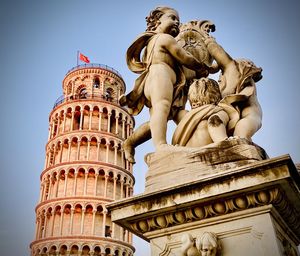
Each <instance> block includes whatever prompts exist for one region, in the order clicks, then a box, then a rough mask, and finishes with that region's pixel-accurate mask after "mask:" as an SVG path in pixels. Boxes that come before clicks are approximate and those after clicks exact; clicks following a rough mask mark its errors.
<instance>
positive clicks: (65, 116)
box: [62, 111, 67, 133]
mask: <svg viewBox="0 0 300 256" xmlns="http://www.w3.org/2000/svg"><path fill="white" fill-rule="evenodd" d="M66 119H67V112H66V111H64V121H63V127H62V132H63V133H64V132H65V129H66Z"/></svg>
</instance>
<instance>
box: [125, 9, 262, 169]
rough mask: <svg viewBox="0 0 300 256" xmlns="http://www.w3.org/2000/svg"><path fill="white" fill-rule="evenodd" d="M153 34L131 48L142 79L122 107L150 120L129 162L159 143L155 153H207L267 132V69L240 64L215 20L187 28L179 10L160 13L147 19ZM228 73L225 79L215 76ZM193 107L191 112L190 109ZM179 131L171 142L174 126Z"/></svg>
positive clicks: (134, 139)
mask: <svg viewBox="0 0 300 256" xmlns="http://www.w3.org/2000/svg"><path fill="white" fill-rule="evenodd" d="M146 21H147V30H146V32H144V33H142V34H140V35H139V36H138V37H137V39H136V40H135V41H134V42H133V43H132V45H131V46H130V47H129V48H128V50H127V64H128V67H129V69H130V70H131V71H133V72H135V73H137V74H139V76H138V78H137V79H136V81H135V84H134V87H133V89H132V91H131V92H129V93H128V94H127V95H122V96H121V97H120V104H121V105H123V106H127V108H128V110H129V112H130V113H131V114H133V115H138V114H139V113H140V111H141V110H142V109H143V107H144V106H146V107H148V108H149V111H150V120H149V121H148V122H145V123H144V124H142V125H141V126H140V127H138V128H137V129H136V130H135V131H134V133H133V134H132V135H131V136H130V137H129V138H128V139H127V140H126V141H125V142H124V144H123V148H124V151H125V157H126V158H127V160H128V161H129V162H132V163H134V162H135V159H134V152H135V151H134V149H135V147H137V146H138V145H140V144H141V143H143V142H145V141H147V140H149V139H150V138H152V140H153V143H154V146H155V150H156V151H160V150H164V149H166V148H168V149H170V150H172V147H174V146H177V147H178V146H182V147H203V146H207V145H210V144H212V143H218V142H221V141H224V140H232V139H235V138H244V139H247V140H249V141H251V137H252V136H253V135H254V133H255V132H256V131H257V130H258V129H259V128H260V127H261V120H262V111H261V107H260V104H259V102H258V100H257V94H256V84H255V83H256V82H258V81H259V80H260V79H261V78H262V75H261V73H262V69H261V68H260V67H257V66H256V65H255V64H254V63H253V62H252V61H250V60H247V59H233V58H232V57H231V56H230V55H229V54H228V53H227V52H226V51H225V50H224V49H223V48H222V46H220V45H219V44H218V43H217V41H216V40H215V38H213V37H212V36H211V35H210V33H211V32H213V31H214V30H215V25H214V24H213V23H211V22H210V21H207V20H204V21H190V22H188V23H185V24H180V20H179V15H178V13H177V11H176V10H174V9H172V8H169V7H157V8H156V9H154V10H152V11H151V12H150V14H149V16H148V17H147V18H146ZM217 72H219V73H220V77H219V81H218V82H217V81H215V80H214V79H212V78H210V77H209V76H210V74H214V73H217ZM187 101H189V103H190V108H191V110H190V111H188V110H186V103H187ZM168 120H173V121H174V122H175V123H176V124H177V128H176V130H175V132H174V134H173V138H172V145H168V144H167V140H166V134H167V122H168Z"/></svg>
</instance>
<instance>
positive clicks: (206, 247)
mask: <svg viewBox="0 0 300 256" xmlns="http://www.w3.org/2000/svg"><path fill="white" fill-rule="evenodd" d="M200 251H201V256H216V255H217V248H216V247H214V246H212V244H211V243H210V242H209V241H204V242H203V244H202V248H201V250H200Z"/></svg>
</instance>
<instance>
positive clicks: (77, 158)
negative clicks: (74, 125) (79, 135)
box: [76, 140, 81, 161]
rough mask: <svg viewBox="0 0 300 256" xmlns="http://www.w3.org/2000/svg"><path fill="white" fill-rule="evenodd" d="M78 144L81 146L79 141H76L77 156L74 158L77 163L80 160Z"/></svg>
mask: <svg viewBox="0 0 300 256" xmlns="http://www.w3.org/2000/svg"><path fill="white" fill-rule="evenodd" d="M80 144H81V140H78V141H77V156H76V160H77V161H78V160H79V158H80Z"/></svg>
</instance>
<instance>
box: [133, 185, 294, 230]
mask: <svg viewBox="0 0 300 256" xmlns="http://www.w3.org/2000/svg"><path fill="white" fill-rule="evenodd" d="M270 204H272V205H273V206H274V207H275V208H276V209H277V211H278V212H279V213H280V214H281V216H282V217H283V218H284V219H285V221H286V222H287V223H288V224H289V226H290V227H292V229H293V231H294V232H295V233H296V234H297V235H300V222H299V220H298V219H297V216H299V213H297V212H296V210H295V209H294V207H293V206H292V204H290V203H289V202H288V200H287V198H286V196H285V194H284V192H283V191H282V190H281V189H279V188H277V187H273V188H269V189H265V190H261V191H256V192H249V193H245V194H240V195H238V196H235V197H232V198H229V199H223V198H219V199H217V200H214V201H209V202H205V203H203V204H198V205H192V206H190V207H187V208H184V209H176V212H175V211H174V212H167V213H164V214H161V215H155V216H147V217H145V218H143V219H139V220H136V221H129V223H130V226H131V228H132V229H133V230H134V232H135V233H140V234H144V233H146V232H151V231H156V230H160V229H164V228H168V227H173V226H176V225H180V224H185V223H189V222H194V221H199V220H204V219H208V218H212V217H216V216H220V215H226V214H229V213H234V212H238V211H242V210H246V209H250V208H256V207H260V206H265V205H270ZM259 235H260V234H258V236H259Z"/></svg>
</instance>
